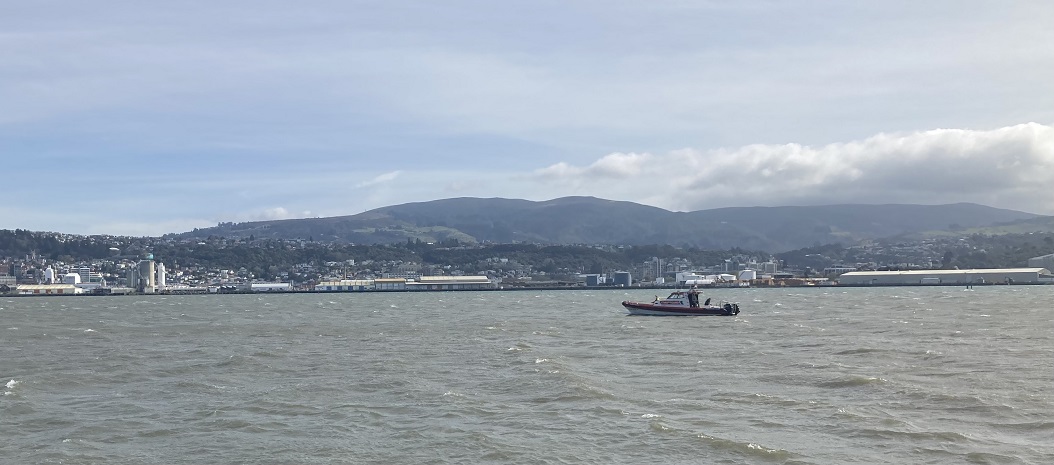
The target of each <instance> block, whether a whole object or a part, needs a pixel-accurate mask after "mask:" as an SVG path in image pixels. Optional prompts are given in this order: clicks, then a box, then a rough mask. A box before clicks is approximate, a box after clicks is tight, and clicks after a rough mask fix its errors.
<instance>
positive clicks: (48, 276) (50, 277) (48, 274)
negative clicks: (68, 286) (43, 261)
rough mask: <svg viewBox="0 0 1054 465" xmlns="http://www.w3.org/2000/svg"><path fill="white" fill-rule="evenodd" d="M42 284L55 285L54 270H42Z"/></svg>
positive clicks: (48, 268) (49, 268)
mask: <svg viewBox="0 0 1054 465" xmlns="http://www.w3.org/2000/svg"><path fill="white" fill-rule="evenodd" d="M44 282H45V283H46V284H55V270H53V269H51V267H50V266H49V267H47V268H44Z"/></svg>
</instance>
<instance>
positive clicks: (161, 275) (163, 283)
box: [157, 263, 168, 289]
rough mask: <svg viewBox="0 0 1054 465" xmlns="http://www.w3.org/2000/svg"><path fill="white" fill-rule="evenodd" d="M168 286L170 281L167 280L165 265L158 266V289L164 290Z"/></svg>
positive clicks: (159, 264)
mask: <svg viewBox="0 0 1054 465" xmlns="http://www.w3.org/2000/svg"><path fill="white" fill-rule="evenodd" d="M167 286H168V279H167V278H165V264H164V263H158V264H157V288H158V289H164V288H165V287H167Z"/></svg>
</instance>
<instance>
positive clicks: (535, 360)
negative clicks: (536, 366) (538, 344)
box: [534, 358, 549, 363]
mask: <svg viewBox="0 0 1054 465" xmlns="http://www.w3.org/2000/svg"><path fill="white" fill-rule="evenodd" d="M548 361H549V359H547V358H536V359H534V363H545V362H548Z"/></svg>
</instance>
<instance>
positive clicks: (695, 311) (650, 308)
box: [622, 289, 739, 316]
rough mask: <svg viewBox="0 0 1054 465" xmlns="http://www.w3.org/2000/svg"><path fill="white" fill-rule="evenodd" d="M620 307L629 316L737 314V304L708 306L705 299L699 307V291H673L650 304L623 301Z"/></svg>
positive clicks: (727, 303) (707, 301) (707, 300)
mask: <svg viewBox="0 0 1054 465" xmlns="http://www.w3.org/2000/svg"><path fill="white" fill-rule="evenodd" d="M622 306H623V307H626V310H629V314H630V315H656V316H659V315H670V316H673V315H685V316H687V315H713V316H732V315H738V314H739V304H734V303H730V302H725V303H723V304H722V305H710V299H706V302H703V304H702V305H699V291H697V290H695V289H692V290H690V291H674V292H673V293H671V294H670V296H669V297H667V298H665V299H660V298H659V296H655V300H654V301H652V302H630V301H628V300H627V301H623V302H622Z"/></svg>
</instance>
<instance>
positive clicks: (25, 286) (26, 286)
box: [17, 284, 77, 291]
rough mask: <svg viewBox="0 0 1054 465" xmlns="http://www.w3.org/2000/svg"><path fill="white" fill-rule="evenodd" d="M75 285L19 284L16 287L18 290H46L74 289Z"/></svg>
mask: <svg viewBox="0 0 1054 465" xmlns="http://www.w3.org/2000/svg"><path fill="white" fill-rule="evenodd" d="M76 288H77V286H74V285H72V284H19V285H18V287H17V289H18V290H20V291H23V290H25V291H36V290H40V291H43V290H47V289H76Z"/></svg>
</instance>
